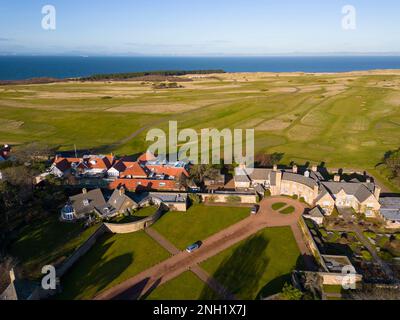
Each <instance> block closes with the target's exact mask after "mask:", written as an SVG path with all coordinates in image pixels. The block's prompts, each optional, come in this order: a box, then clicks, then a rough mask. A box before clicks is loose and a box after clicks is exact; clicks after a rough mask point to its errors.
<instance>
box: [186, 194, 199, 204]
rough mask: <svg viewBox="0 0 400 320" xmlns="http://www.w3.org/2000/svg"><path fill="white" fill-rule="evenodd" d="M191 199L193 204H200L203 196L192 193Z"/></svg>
mask: <svg viewBox="0 0 400 320" xmlns="http://www.w3.org/2000/svg"><path fill="white" fill-rule="evenodd" d="M189 200H190V203H191V204H199V203H200V202H201V197H200V196H199V195H198V194H195V193H190V194H189Z"/></svg>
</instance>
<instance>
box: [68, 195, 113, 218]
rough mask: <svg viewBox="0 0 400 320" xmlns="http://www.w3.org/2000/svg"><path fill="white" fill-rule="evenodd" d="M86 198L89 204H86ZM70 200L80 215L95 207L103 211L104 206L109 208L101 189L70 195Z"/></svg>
mask: <svg viewBox="0 0 400 320" xmlns="http://www.w3.org/2000/svg"><path fill="white" fill-rule="evenodd" d="M85 200H87V203H88V205H85V202H86V201H85ZM69 201H70V203H71V205H72V206H73V207H74V209H75V212H76V214H77V215H78V216H80V215H84V214H88V213H90V212H92V211H93V210H94V209H96V210H98V211H99V212H103V210H104V208H107V203H106V200H105V199H104V196H103V193H102V192H101V190H100V189H95V190H91V191H88V192H87V193H81V194H77V195H76V196H72V197H70V198H69Z"/></svg>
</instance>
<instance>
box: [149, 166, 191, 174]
mask: <svg viewBox="0 0 400 320" xmlns="http://www.w3.org/2000/svg"><path fill="white" fill-rule="evenodd" d="M146 167H147V168H148V169H149V170H150V171H152V172H154V173H156V174H164V175H167V176H170V177H179V176H181V175H182V174H184V175H185V176H187V177H188V176H189V173H188V172H187V171H186V169H185V168H184V167H170V166H165V165H149V164H147V165H146Z"/></svg>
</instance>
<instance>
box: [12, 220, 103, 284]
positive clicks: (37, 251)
mask: <svg viewBox="0 0 400 320" xmlns="http://www.w3.org/2000/svg"><path fill="white" fill-rule="evenodd" d="M98 227H99V225H95V226H92V227H90V228H88V229H84V227H83V224H82V223H65V222H60V221H59V220H58V216H56V215H53V216H50V217H48V218H43V220H42V221H40V222H37V223H34V224H29V225H27V226H25V227H24V228H23V229H22V230H21V233H20V235H19V237H18V240H17V241H15V242H14V243H13V244H12V245H11V247H10V253H11V255H12V256H13V257H15V258H17V260H18V262H19V264H20V265H21V267H22V270H23V273H24V276H26V277H28V278H30V279H37V278H38V277H40V276H41V275H42V273H41V271H42V267H43V266H44V265H48V264H58V263H61V262H62V261H63V260H64V259H65V258H67V257H68V256H69V255H70V254H71V253H72V252H73V251H74V250H75V249H76V248H78V247H79V246H80V245H81V244H82V243H84V242H85V241H86V240H87V239H88V238H89V237H90V236H91V235H92V234H93V233H94V232H95V231H96V230H97V228H98Z"/></svg>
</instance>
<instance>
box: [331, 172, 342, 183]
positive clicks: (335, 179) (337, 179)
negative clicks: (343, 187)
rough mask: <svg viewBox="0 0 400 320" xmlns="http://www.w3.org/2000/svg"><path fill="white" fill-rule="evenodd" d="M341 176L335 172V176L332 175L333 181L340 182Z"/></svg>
mask: <svg viewBox="0 0 400 320" xmlns="http://www.w3.org/2000/svg"><path fill="white" fill-rule="evenodd" d="M340 179H341V176H340V174H335V176H334V177H333V181H335V182H340Z"/></svg>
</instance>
